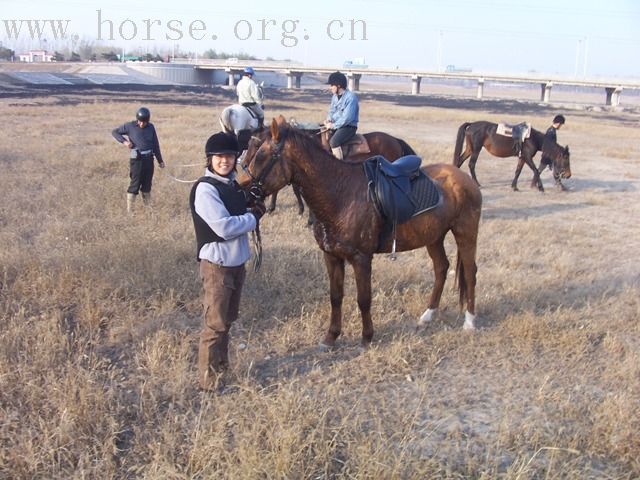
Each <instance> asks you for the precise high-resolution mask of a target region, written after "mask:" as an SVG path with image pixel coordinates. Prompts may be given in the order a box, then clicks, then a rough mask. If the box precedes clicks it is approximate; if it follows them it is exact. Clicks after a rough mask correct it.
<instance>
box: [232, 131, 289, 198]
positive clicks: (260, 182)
mask: <svg viewBox="0 0 640 480" xmlns="http://www.w3.org/2000/svg"><path fill="white" fill-rule="evenodd" d="M269 143H270V144H271V145H275V147H274V151H273V153H271V158H270V159H269V163H267V165H266V166H265V167H264V169H263V170H262V171H261V172H260V174H259V175H258V176H257V177H256V176H254V175H253V174H252V173H251V171H250V170H249V164H248V163H245V164H244V165H242V170H243V171H244V172H245V173H246V174H247V175H248V176H249V178H250V179H251V187H249V194H250V195H251V196H252V197H253V198H254V199H256V200H259V201H262V200H264V198H265V194H264V190H263V188H262V187H263V186H264V180H265V178H267V175H269V173H270V172H271V169H272V168H273V167H274V166H275V164H276V162H277V161H278V160H280V154H281V153H282V147H283V142H279V143H275V144H274V142H273V141H270V142H269ZM257 155H258V152H256V154H255V155H254V158H255V157H257Z"/></svg>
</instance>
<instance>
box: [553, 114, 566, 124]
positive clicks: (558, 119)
mask: <svg viewBox="0 0 640 480" xmlns="http://www.w3.org/2000/svg"><path fill="white" fill-rule="evenodd" d="M553 123H559V124H560V125H564V116H563V115H556V116H555V117H553Z"/></svg>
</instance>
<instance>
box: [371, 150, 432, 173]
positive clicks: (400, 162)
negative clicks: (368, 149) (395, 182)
mask: <svg viewBox="0 0 640 480" xmlns="http://www.w3.org/2000/svg"><path fill="white" fill-rule="evenodd" d="M373 158H377V159H378V162H379V163H380V169H381V170H382V171H383V172H384V174H385V175H387V176H388V177H403V176H404V177H413V176H415V175H417V174H418V169H419V168H420V165H421V164H422V159H421V158H420V157H418V156H417V155H405V156H404V157H400V158H398V159H397V160H394V162H393V163H392V162H390V161H389V160H387V159H386V158H384V157H382V156H377V157H373Z"/></svg>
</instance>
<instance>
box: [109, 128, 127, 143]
mask: <svg viewBox="0 0 640 480" xmlns="http://www.w3.org/2000/svg"><path fill="white" fill-rule="evenodd" d="M111 135H113V138H115V139H116V140H117V141H118V142H120V143H124V142H125V141H126V140H127V139H126V138H124V137H123V135H127V136H128V135H129V129H128V128H127V124H126V123H125V124H124V125H120V126H119V127H118V128H114V129H113V130H112V131H111Z"/></svg>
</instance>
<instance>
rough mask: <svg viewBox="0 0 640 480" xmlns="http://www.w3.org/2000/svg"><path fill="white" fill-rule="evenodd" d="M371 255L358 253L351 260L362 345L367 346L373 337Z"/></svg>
mask: <svg viewBox="0 0 640 480" xmlns="http://www.w3.org/2000/svg"><path fill="white" fill-rule="evenodd" d="M371 260H372V256H371V255H358V256H357V257H356V258H354V259H353V260H352V261H351V265H352V267H353V272H354V274H355V277H356V289H357V292H358V308H359V309H360V316H361V317H362V347H363V348H367V347H369V345H371V340H372V339H373V321H372V320H371Z"/></svg>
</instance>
